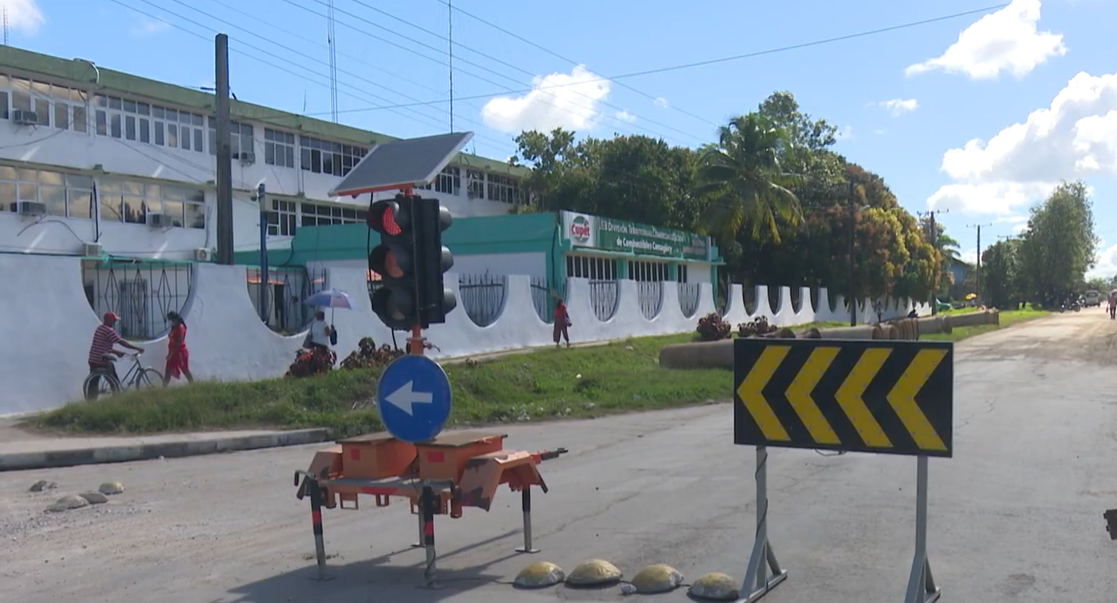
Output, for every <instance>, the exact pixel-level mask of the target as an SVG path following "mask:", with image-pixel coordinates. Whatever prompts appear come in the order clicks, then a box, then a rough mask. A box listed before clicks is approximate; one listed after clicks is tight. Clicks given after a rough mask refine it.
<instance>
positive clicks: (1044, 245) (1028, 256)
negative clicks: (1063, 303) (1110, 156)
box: [1020, 181, 1098, 304]
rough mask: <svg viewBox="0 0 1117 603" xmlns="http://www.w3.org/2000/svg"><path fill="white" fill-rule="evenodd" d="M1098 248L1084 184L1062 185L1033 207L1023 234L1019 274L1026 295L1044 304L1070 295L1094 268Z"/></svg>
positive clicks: (1066, 183)
mask: <svg viewBox="0 0 1117 603" xmlns="http://www.w3.org/2000/svg"><path fill="white" fill-rule="evenodd" d="M1097 245H1098V238H1097V236H1096V235H1095V233H1094V217H1093V207H1092V202H1091V200H1090V197H1089V192H1088V190H1087V189H1086V185H1085V183H1083V182H1082V181H1076V182H1063V183H1061V184H1060V185H1059V186H1058V187H1056V188H1055V190H1054V191H1053V192H1052V193H1051V195H1050V196H1049V197H1048V198H1047V199H1046V200H1045V201H1044V202H1043V204H1041V205H1039V206H1037V207H1034V208H1032V212H1031V216H1030V218H1029V219H1028V229H1027V230H1026V231H1025V232H1024V236H1023V239H1022V246H1021V255H1020V257H1021V264H1022V271H1021V274H1022V277H1023V280H1024V283H1025V286H1026V287H1027V290H1028V293H1030V294H1031V295H1032V296H1033V297H1034V298H1035V299H1040V300H1043V301H1044V302H1045V303H1047V304H1053V303H1055V302H1056V301H1058V300H1059V299H1060V298H1062V297H1063V296H1065V295H1067V294H1068V293H1070V292H1071V291H1072V290H1073V289H1074V286H1075V284H1076V283H1079V282H1081V281H1082V280H1083V278H1084V276H1085V273H1086V271H1087V270H1089V269H1090V268H1092V267H1093V266H1094V263H1095V261H1096V253H1097Z"/></svg>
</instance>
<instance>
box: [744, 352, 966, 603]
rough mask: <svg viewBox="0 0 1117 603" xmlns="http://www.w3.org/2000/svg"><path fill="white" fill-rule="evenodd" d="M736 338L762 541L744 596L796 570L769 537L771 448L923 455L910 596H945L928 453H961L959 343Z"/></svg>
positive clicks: (917, 600) (757, 594) (912, 599)
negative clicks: (930, 522) (933, 534)
mask: <svg viewBox="0 0 1117 603" xmlns="http://www.w3.org/2000/svg"><path fill="white" fill-rule="evenodd" d="M733 345H734V348H733V361H734V386H733V387H734V392H733V399H734V402H735V404H734V405H733V441H734V443H735V444H739V445H742V446H755V447H756V467H757V468H756V486H757V487H756V501H757V502H756V506H757V529H756V541H755V543H754V545H753V551H752V557H751V558H750V560H749V565H748V569H747V571H746V573H745V583H744V584H743V585H742V588H741V592H740V594H741V597H742V599H741V600H742V601H746V602H748V603H752V602H753V601H756V600H758V599H760V598H761V597H763V596H764V595H765V594H766V593H767V592H768V591H770V590H771V589H772V588H774V587H775V586H776V585H777V584H779V583H781V582H783V581H784V580H785V579H786V578H787V571H786V570H784V569H782V568H781V567H780V565H779V563H778V561H777V560H776V555H775V553H774V552H773V551H772V547H771V543H770V542H769V541H768V531H767V518H768V495H767V467H766V465H767V460H768V448H770V447H771V448H809V449H815V450H832V451H838V452H866V453H879V454H893V455H906V456H915V457H917V469H916V546H915V558H914V560H913V562H912V570H911V575H910V576H909V580H908V589H907V596H906V597H905V603H932V602H933V601H936V600H938V598H939V596H940V590H939V588H938V587H937V586H936V585H935V582H934V578H933V577H932V575H931V566H930V563H929V562H928V560H927V550H926V541H927V536H926V531H927V460H928V458H929V457H942V458H950V457H951V456H953V453H954V450H953V444H954V437H953V422H954V344H952V343H950V342H938V341H880V340H826V339H765V338H740V339H737V340H736V341H735V342H734V344H733ZM769 570H770V571H771V575H769Z"/></svg>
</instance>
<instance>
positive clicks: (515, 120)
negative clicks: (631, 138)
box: [481, 65, 609, 134]
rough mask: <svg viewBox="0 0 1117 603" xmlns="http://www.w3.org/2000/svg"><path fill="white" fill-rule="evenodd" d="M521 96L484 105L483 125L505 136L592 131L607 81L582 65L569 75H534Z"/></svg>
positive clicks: (606, 87)
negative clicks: (556, 130) (566, 130)
mask: <svg viewBox="0 0 1117 603" xmlns="http://www.w3.org/2000/svg"><path fill="white" fill-rule="evenodd" d="M531 87H532V90H531V92H528V93H527V94H525V95H523V96H498V97H496V98H494V99H491V100H490V101H489V102H487V103H485V106H484V107H482V109H481V119H482V120H483V121H484V122H485V125H486V126H488V127H490V128H492V129H494V130H497V131H498V132H505V133H509V134H513V133H514V134H518V133H520V132H522V131H524V130H540V131H549V130H553V129H554V128H559V127H561V128H565V129H568V130H576V131H582V130H592V129H593V128H594V126H596V125H597V123H598V121H599V120H600V119H601V111H600V109H599V108H598V105H599V104H600V103H601V101H604V100H605V99H606V98H607V97H608V96H609V81H608V80H605V79H601V77H600V76H598V75H597V74H595V73H592V72H591V71H589V70H588V69H586V67H585V66H584V65H578V66H577V67H575V68H574V69H573V70H572V71H571V72H570V73H569V74H566V73H552V74H550V75H546V76H536V77H535V78H534V79H533V80H532V82H531Z"/></svg>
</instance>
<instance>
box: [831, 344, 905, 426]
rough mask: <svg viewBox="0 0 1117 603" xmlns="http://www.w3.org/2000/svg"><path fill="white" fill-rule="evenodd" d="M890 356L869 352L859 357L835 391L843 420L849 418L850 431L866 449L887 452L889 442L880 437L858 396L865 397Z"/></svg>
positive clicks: (887, 351) (877, 350) (879, 351)
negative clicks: (844, 416)
mask: <svg viewBox="0 0 1117 603" xmlns="http://www.w3.org/2000/svg"><path fill="white" fill-rule="evenodd" d="M890 354H892V350H891V349H889V348H869V349H867V350H865V352H864V353H863V354H861V358H859V359H858V360H857V364H856V365H855V366H854V367H853V370H852V371H850V373H849V376H848V377H846V379H845V381H844V382H842V386H841V387H839V388H838V393H837V394H835V395H834V397H835V398H836V399H837V400H838V404H839V405H841V407H842V410H843V411H844V412H845V414H846V416H847V417H849V422H850V423H853V427H854V429H856V430H857V434H858V435H860V436H861V439H862V440H863V441H864V442H865V444H866V445H868V446H872V447H874V448H891V447H892V441H891V440H889V439H888V436H887V435H885V434H884V430H883V429H881V427H880V423H877V420H876V419H875V418H873V413H871V412H869V408H868V407H867V406H865V401H864V400H862V399H861V396H862V395H863V394H864V393H865V389H866V388H868V387H869V384H870V383H872V381H873V377H876V375H877V373H878V372H880V369H881V367H882V366H884V361H885V360H887V359H888V356H889V355H890Z"/></svg>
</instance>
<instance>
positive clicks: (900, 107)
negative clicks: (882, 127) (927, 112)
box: [877, 98, 919, 117]
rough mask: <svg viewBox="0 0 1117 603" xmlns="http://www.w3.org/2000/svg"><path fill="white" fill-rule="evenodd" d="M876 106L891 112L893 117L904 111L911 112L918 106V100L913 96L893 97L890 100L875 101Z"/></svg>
mask: <svg viewBox="0 0 1117 603" xmlns="http://www.w3.org/2000/svg"><path fill="white" fill-rule="evenodd" d="M877 105H878V106H880V107H884V108H885V109H887V110H888V112H889V113H891V114H892V116H893V117H899V116H901V115H903V114H904V113H911V112H912V111H915V110H916V109H918V108H919V101H917V100H916V99H914V98H909V99H902V98H894V99H892V100H886V101H881V102H879V103H877Z"/></svg>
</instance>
